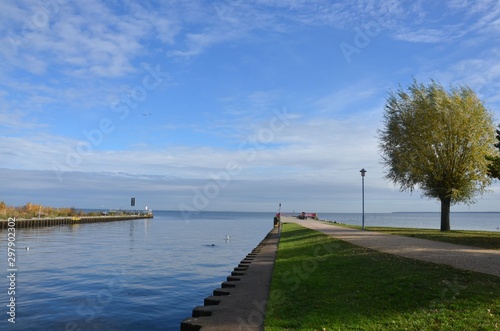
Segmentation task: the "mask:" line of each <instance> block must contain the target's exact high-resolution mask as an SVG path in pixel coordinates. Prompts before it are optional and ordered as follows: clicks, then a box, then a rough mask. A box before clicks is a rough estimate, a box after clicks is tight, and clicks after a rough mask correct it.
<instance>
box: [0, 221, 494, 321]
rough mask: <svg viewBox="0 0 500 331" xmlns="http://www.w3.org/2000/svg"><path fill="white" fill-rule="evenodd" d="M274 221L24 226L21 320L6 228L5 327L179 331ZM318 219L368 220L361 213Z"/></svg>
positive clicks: (1, 285)
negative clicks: (12, 313) (12, 307)
mask: <svg viewBox="0 0 500 331" xmlns="http://www.w3.org/2000/svg"><path fill="white" fill-rule="evenodd" d="M273 217H274V214H273V213H231V212H220V213H218V212H203V213H200V214H198V215H191V216H190V217H189V218H188V219H185V218H183V217H182V215H180V214H179V213H178V212H166V211H156V212H155V218H154V219H147V220H134V221H120V222H111V223H94V224H81V225H74V226H67V225H66V226H55V227H45V228H33V229H19V230H17V232H16V241H15V244H16V249H17V250H16V267H17V272H16V293H15V299H16V323H15V324H12V323H9V322H8V321H7V319H8V318H9V316H8V315H7V314H6V313H7V311H8V308H7V303H8V300H9V295H8V294H7V292H8V288H9V279H8V278H7V277H5V276H7V275H8V274H9V273H8V272H7V271H6V270H7V269H8V266H7V231H5V230H3V231H2V230H0V237H1V238H2V239H1V241H0V251H1V252H4V253H1V256H3V258H2V263H1V264H0V265H1V267H2V269H3V271H4V272H3V275H5V276H2V279H3V281H1V282H0V307H3V308H0V316H2V317H1V319H0V330H52V331H57V330H116V331H118V330H120V331H123V330H126V331H128V330H153V331H154V330H179V326H180V322H181V321H182V320H183V319H184V318H186V317H189V316H191V312H192V309H193V308H194V307H195V306H198V305H203V299H204V298H205V297H207V296H209V295H211V294H212V291H213V290H214V289H215V288H217V287H220V283H221V282H223V281H225V280H226V277H227V276H228V275H229V274H230V273H231V271H232V270H233V268H234V267H236V266H237V264H238V263H239V262H240V261H241V260H242V259H243V258H244V257H245V256H246V255H247V254H248V253H249V252H250V251H251V250H252V249H253V248H254V247H255V246H257V245H258V244H259V242H260V241H261V240H262V239H263V238H264V237H265V235H266V234H267V233H268V232H269V231H270V230H271V229H272V226H273ZM319 218H320V219H328V220H336V221H340V222H344V223H349V224H358V225H360V224H361V214H321V213H320V214H319ZM439 224H440V223H439V213H393V214H365V225H366V226H375V225H377V226H400V227H416V228H419V227H423V228H435V229H439ZM451 227H452V229H470V230H488V231H498V230H497V228H498V227H500V213H452V214H451ZM226 234H227V235H229V236H231V239H230V240H225V235H226ZM212 244H213V245H215V246H212ZM27 246H29V247H30V250H29V251H27V250H26V249H25V248H26V247H27Z"/></svg>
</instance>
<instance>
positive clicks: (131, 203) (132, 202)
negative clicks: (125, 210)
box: [130, 198, 135, 207]
mask: <svg viewBox="0 0 500 331" xmlns="http://www.w3.org/2000/svg"><path fill="white" fill-rule="evenodd" d="M130 206H131V207H135V198H131V199H130Z"/></svg>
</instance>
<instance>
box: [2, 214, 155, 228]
mask: <svg viewBox="0 0 500 331" xmlns="http://www.w3.org/2000/svg"><path fill="white" fill-rule="evenodd" d="M143 218H153V214H140V215H113V216H72V217H52V218H32V219H16V222H15V227H16V228H32V227H42V226H56V225H67V224H69V225H71V224H83V223H100V222H114V221H127V220H137V219H143ZM8 227H9V220H0V229H7V228H8Z"/></svg>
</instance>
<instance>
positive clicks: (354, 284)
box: [265, 224, 500, 331]
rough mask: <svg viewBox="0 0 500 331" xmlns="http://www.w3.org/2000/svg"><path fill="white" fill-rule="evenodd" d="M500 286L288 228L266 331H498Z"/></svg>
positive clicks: (491, 279) (495, 280)
mask: <svg viewBox="0 0 500 331" xmlns="http://www.w3.org/2000/svg"><path fill="white" fill-rule="evenodd" d="M297 245H298V246H297ZM499 280H500V279H499V278H498V277H494V276H488V275H483V274H478V273H473V272H467V271H460V270H457V269H453V268H451V267H446V266H441V265H436V264H431V263H426V262H421V261H416V260H412V259H406V258H402V257H397V256H394V255H390V254H385V253H380V252H377V251H373V250H369V249H365V248H361V247H358V246H354V245H352V244H349V243H346V242H342V241H339V240H335V239H332V238H329V237H327V236H325V235H323V234H320V233H318V232H316V231H312V230H308V229H304V228H302V227H300V226H299V225H295V224H289V225H285V227H284V229H283V232H282V237H281V242H280V247H279V250H278V255H277V260H276V264H275V268H274V273H273V280H272V284H271V297H270V300H269V303H268V307H267V315H266V322H265V325H266V329H265V330H322V328H326V330H405V329H407V330H419V331H420V330H462V329H463V330H465V329H471V328H472V329H475V330H495V325H496V326H498V327H500V320H499V316H500V309H499V308H498V307H499V306H500V286H499V285H500V282H499ZM273 293H274V294H275V295H273ZM276 294H279V295H276Z"/></svg>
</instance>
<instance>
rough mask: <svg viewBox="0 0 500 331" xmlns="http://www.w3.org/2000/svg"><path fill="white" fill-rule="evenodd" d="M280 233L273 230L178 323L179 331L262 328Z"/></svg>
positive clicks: (239, 330) (251, 330) (244, 330)
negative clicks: (188, 315) (219, 285)
mask: <svg viewBox="0 0 500 331" xmlns="http://www.w3.org/2000/svg"><path fill="white" fill-rule="evenodd" d="M278 242H279V233H278V229H277V228H274V229H273V230H271V231H270V232H269V233H268V234H267V236H266V237H265V238H264V239H263V240H262V241H261V242H260V244H259V245H258V246H257V247H255V248H254V249H253V250H252V252H251V253H249V254H248V255H247V256H246V257H245V258H244V259H243V260H241V262H240V263H239V264H238V266H237V267H235V268H234V270H233V271H232V272H231V275H230V276H228V277H227V280H226V281H225V282H222V284H221V287H220V288H217V289H215V290H214V291H213V295H212V296H209V297H206V298H205V300H204V305H203V306H198V307H195V308H194V309H193V313H192V317H190V318H186V319H184V320H183V321H182V322H181V325H180V330H181V331H199V330H202V331H225V330H227V331H257V330H262V329H263V324H264V317H265V311H266V305H267V299H268V296H269V290H270V285H271V278H272V272H273V268H274V262H275V260H276V251H277V248H278Z"/></svg>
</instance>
